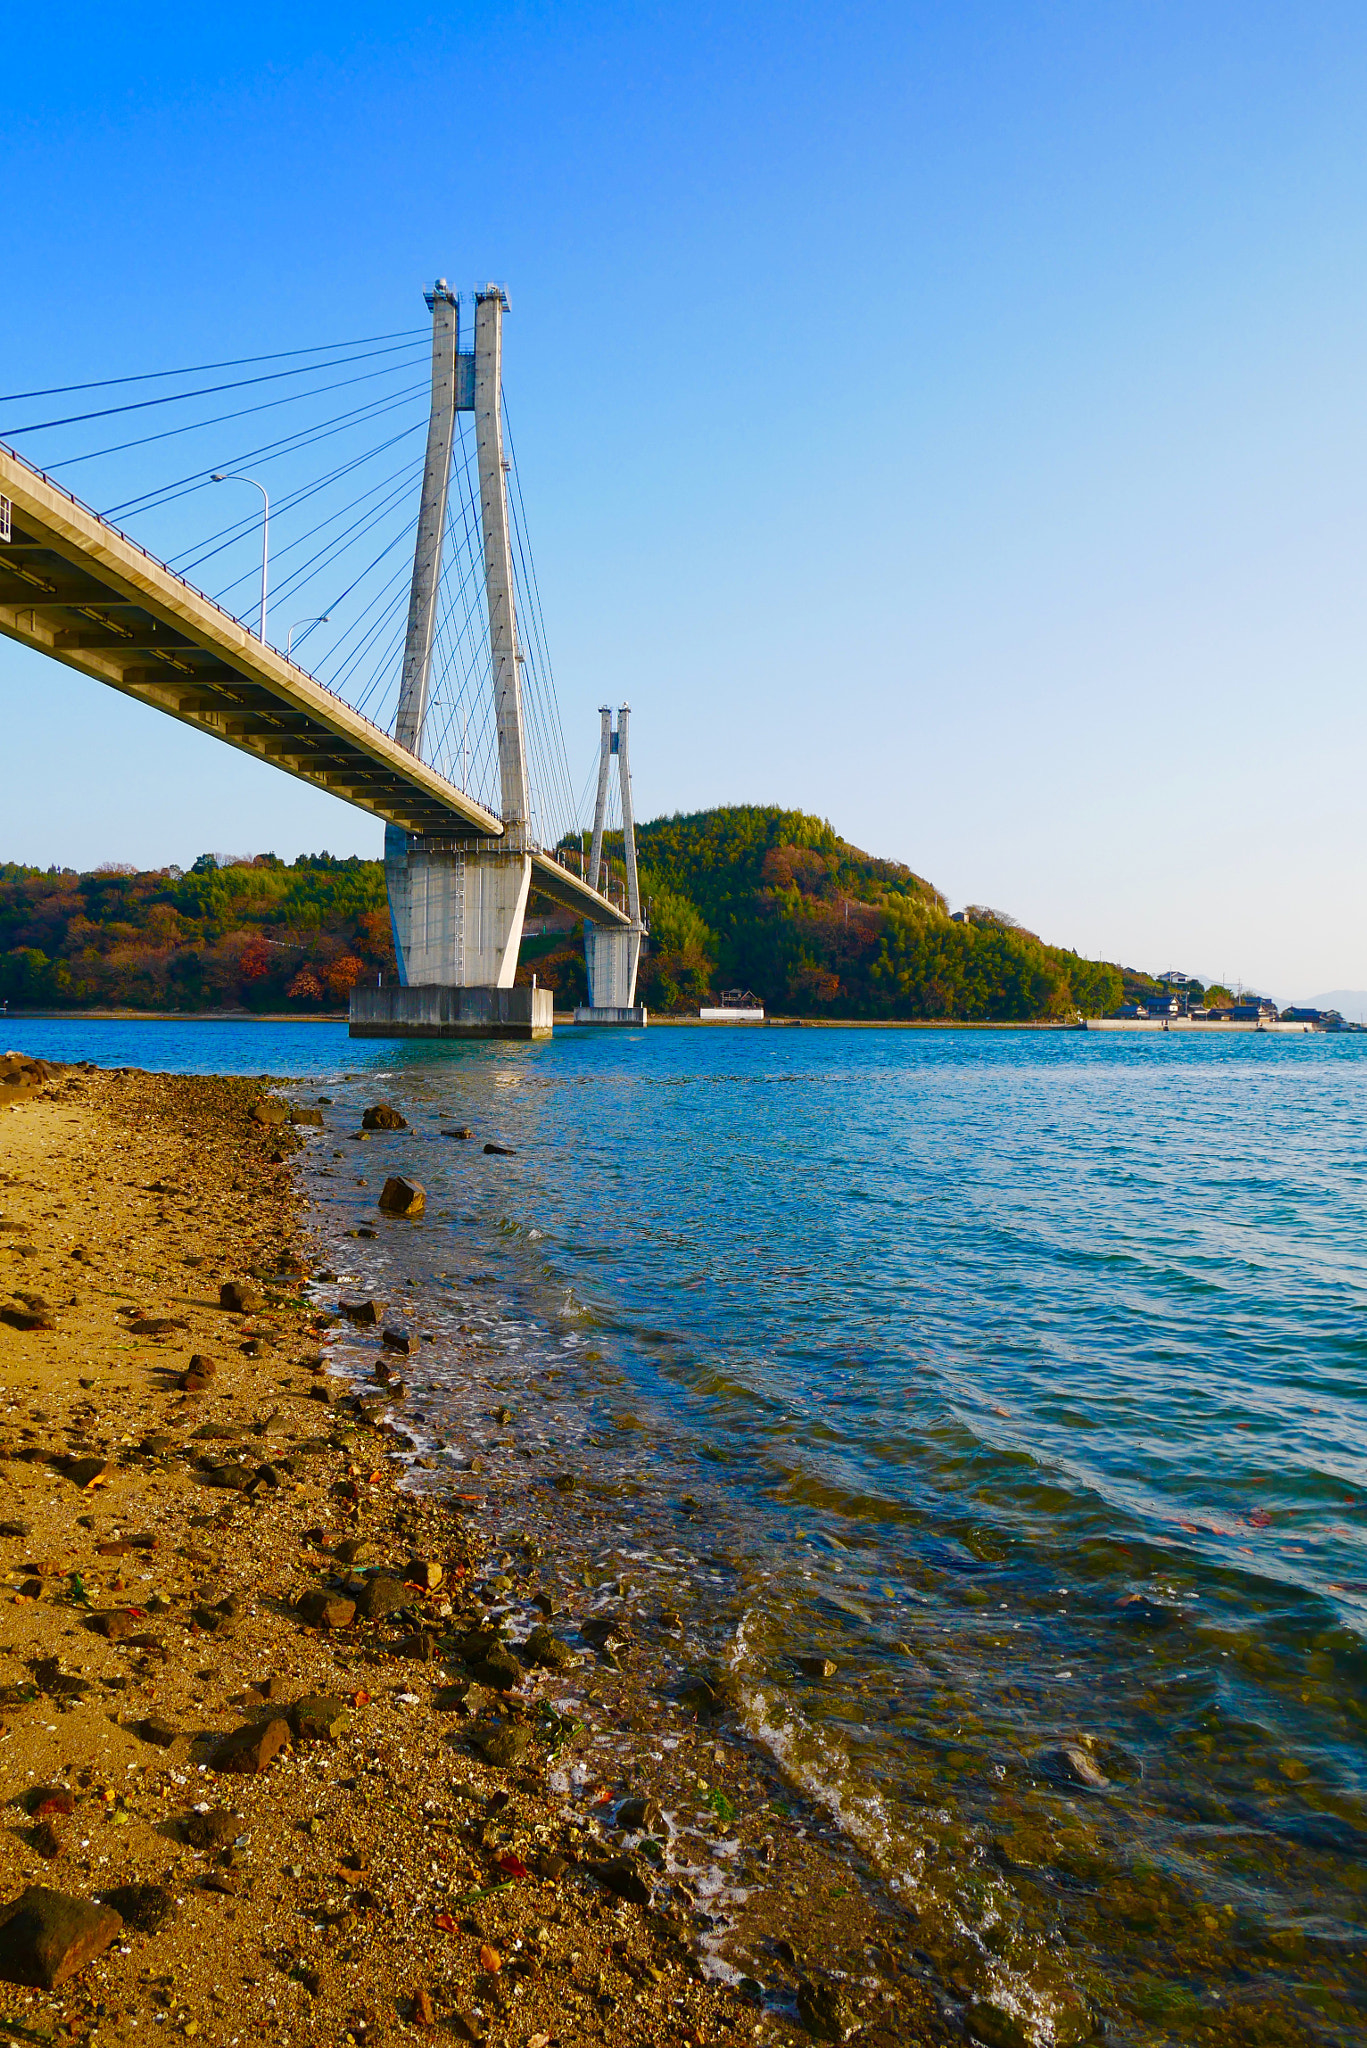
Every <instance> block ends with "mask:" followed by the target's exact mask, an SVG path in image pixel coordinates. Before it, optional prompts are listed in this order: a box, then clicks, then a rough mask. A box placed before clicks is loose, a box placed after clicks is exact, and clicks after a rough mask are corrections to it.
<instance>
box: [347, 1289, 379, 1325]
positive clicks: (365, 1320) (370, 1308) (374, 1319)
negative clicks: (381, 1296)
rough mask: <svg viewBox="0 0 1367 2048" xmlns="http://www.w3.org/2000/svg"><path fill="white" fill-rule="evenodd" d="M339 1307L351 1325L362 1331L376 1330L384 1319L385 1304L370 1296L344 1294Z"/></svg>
mask: <svg viewBox="0 0 1367 2048" xmlns="http://www.w3.org/2000/svg"><path fill="white" fill-rule="evenodd" d="M337 1306H338V1308H339V1309H340V1310H341V1312H342V1314H343V1315H344V1316H345V1317H346V1319H347V1321H348V1322H349V1323H356V1324H358V1325H359V1326H360V1327H361V1328H362V1329H374V1328H375V1326H376V1324H377V1323H379V1322H380V1321H382V1319H383V1317H384V1303H383V1302H382V1301H375V1300H374V1299H373V1298H372V1297H371V1296H369V1295H358V1294H344V1295H343V1296H342V1298H341V1300H340V1301H339V1302H338V1304H337Z"/></svg>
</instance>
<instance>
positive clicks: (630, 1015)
mask: <svg viewBox="0 0 1367 2048" xmlns="http://www.w3.org/2000/svg"><path fill="white" fill-rule="evenodd" d="M599 715H600V717H601V719H602V729H601V735H600V740H599V750H598V794H597V797H596V799H595V801H594V807H593V839H592V842H591V845H590V849H589V882H590V885H591V887H593V888H594V889H596V890H597V891H598V893H599V894H600V895H601V896H606V895H607V894H608V891H609V888H610V881H609V877H608V873H607V869H606V867H605V865H604V862H603V832H604V828H605V826H606V824H607V815H608V794H609V789H610V786H611V781H612V759H613V756H614V754H615V755H616V757H617V776H618V783H619V787H620V790H621V798H622V854H623V863H624V865H625V867H626V871H627V892H626V893H627V903H626V908H627V915H628V917H629V918H630V920H631V921H630V923H629V925H627V926H626V927H625V928H623V927H622V926H620V925H618V926H614V925H602V924H594V923H592V921H591V920H590V919H588V918H585V920H584V963H585V965H586V967H587V968H588V976H589V1004H588V1009H587V1011H582V1010H581V1011H576V1013H575V1014H576V1017H577V1018H579V1019H581V1020H582V1021H583V1022H584V1023H603V1024H607V1023H614V1024H615V1023H621V1024H628V1023H631V1024H644V1023H645V1021H646V1014H645V1011H644V1010H639V1011H638V1010H637V1009H636V977H637V974H638V973H639V971H640V966H641V947H642V945H643V943H644V940H645V931H646V927H645V922H644V920H643V919H642V916H641V887H640V881H639V879H638V877H637V873H636V816H635V812H634V810H633V808H632V802H631V758H630V752H629V744H628V733H629V730H630V721H631V706H630V705H629V704H623V705H622V707H621V709H620V710H619V711H618V713H617V729H616V731H615V732H614V730H613V726H612V709H611V706H610V705H607V704H604V705H602V706H600V709H599Z"/></svg>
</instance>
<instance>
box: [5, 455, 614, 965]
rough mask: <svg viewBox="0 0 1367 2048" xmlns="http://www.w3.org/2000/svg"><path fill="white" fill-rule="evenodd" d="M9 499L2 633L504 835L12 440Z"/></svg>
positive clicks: (390, 804)
mask: <svg viewBox="0 0 1367 2048" xmlns="http://www.w3.org/2000/svg"><path fill="white" fill-rule="evenodd" d="M0 496H3V497H6V498H8V499H9V500H10V502H11V504H12V506H13V512H12V516H11V539H10V542H9V544H8V545H7V546H6V545H4V544H3V543H0V633H3V634H5V635H7V636H8V638H10V639H12V640H17V641H19V642H20V643H21V644H22V645H23V646H25V647H31V648H33V649H35V650H36V651H37V652H38V653H40V654H47V655H50V656H51V657H52V658H53V659H54V660H56V661H61V662H65V663H66V665H67V666H68V667H69V668H74V669H79V670H80V672H81V674H82V675H86V676H90V677H92V678H93V680H94V681H96V682H99V683H107V684H108V685H109V687H110V688H111V689H114V690H122V691H123V693H124V694H125V696H129V697H133V698H136V700H137V701H138V702H139V703H141V704H148V705H150V706H151V707H152V708H153V709H154V710H156V711H164V712H165V713H167V715H168V716H169V717H171V718H177V719H179V720H180V721H181V723H182V724H184V725H191V726H194V727H195V728H196V730H197V731H199V732H204V733H207V734H208V735H209V736H210V738H212V739H216V740H222V741H225V742H226V743H227V745H229V746H231V747H237V748H238V749H239V750H240V751H241V752H242V753H245V754H251V755H252V756H253V757H254V758H255V759H256V760H258V761H266V762H269V763H270V765H271V766H272V767H274V768H280V769H283V770H284V772H285V773H286V774H288V775H295V776H297V777H298V778H299V780H300V781H302V782H309V783H312V784H313V785H314V787H315V788H317V789H325V790H327V791H328V793H329V795H332V796H339V797H342V798H343V799H344V800H345V801H346V802H347V803H352V804H356V805H358V806H359V807H360V808H361V809H362V810H365V811H370V812H372V813H373V814H374V816H376V817H377V818H383V819H384V820H385V821H386V822H387V823H389V824H394V825H401V826H402V827H403V828H404V830H405V831H407V832H412V833H418V834H421V835H422V836H423V837H424V838H425V839H427V840H429V841H439V842H443V843H448V842H450V841H452V840H457V841H461V842H463V843H465V844H467V845H469V844H470V843H471V842H472V841H473V842H475V843H479V842H481V841H482V842H484V843H485V844H489V843H491V842H494V841H497V840H499V839H502V838H504V836H505V834H504V828H503V823H502V820H501V819H499V818H497V817H496V816H495V815H494V813H493V812H492V811H488V810H486V809H485V808H484V806H483V805H482V804H479V803H477V802H476V801H475V800H474V798H473V797H469V796H467V795H466V794H465V792H464V791H463V790H460V789H457V788H456V787H455V785H454V783H450V782H448V781H447V780H446V779H445V777H444V776H441V775H438V774H437V773H436V771H435V770H434V769H432V768H429V767H427V765H426V764H425V763H424V762H422V761H420V760H418V759H417V757H416V756H415V755H413V754H410V753H409V752H408V751H407V750H406V749H405V748H403V747H401V746H399V744H398V743H397V741H396V740H394V739H393V738H392V737H391V736H390V735H389V734H388V733H386V732H383V731H381V729H380V727H379V726H377V725H375V724H373V723H372V722H371V720H370V719H368V718H366V717H364V716H363V715H362V713H361V712H359V711H354V710H353V709H352V707H351V706H350V705H349V704H347V703H345V702H344V701H343V699H342V698H340V697H338V696H335V695H334V694H333V692H332V691H331V690H329V689H327V688H326V687H325V686H324V685H323V684H322V683H320V682H318V681H316V679H315V678H314V677H313V676H311V675H309V674H308V672H307V671H306V670H305V669H302V668H300V667H299V665H298V663H297V662H294V661H290V660H287V659H286V657H285V656H284V655H283V654H280V653H278V652H277V651H276V649H275V648H273V647H269V646H265V645H263V643H262V642H261V641H260V640H258V639H257V638H256V636H255V635H254V634H252V633H249V632H248V631H247V629H246V627H245V626H243V625H241V624H240V623H239V621H238V620H237V619H235V618H233V616H232V615H231V613H229V612H226V611H224V610H223V608H222V607H221V606H220V605H218V604H215V602H214V601H213V599H212V598H209V597H205V596H204V594H203V593H202V592H201V591H198V590H196V589H195V588H194V586H193V584H190V583H187V582H186V581H185V579H184V578H183V577H181V576H177V575H176V574H175V572H174V570H171V569H168V568H167V567H166V566H165V564H164V563H162V562H159V561H157V560H156V558H155V557H154V556H152V555H149V554H148V553H147V551H146V549H145V548H143V547H140V546H139V544H138V543H137V542H136V541H134V540H130V539H129V538H128V536H127V534H125V533H121V532H120V531H119V529H118V528H117V527H115V526H111V525H110V524H109V523H108V522H107V521H106V520H104V519H101V517H100V516H99V514H98V513H97V512H92V511H91V510H90V509H89V507H88V506H85V505H82V504H81V503H80V501H79V500H78V499H76V498H73V497H72V496H71V495H70V493H69V492H67V491H65V490H63V489H62V488H61V486H60V485H59V484H55V483H54V482H53V481H52V479H51V478H50V477H47V476H45V475H43V473H42V472H41V471H40V470H36V469H33V468H32V467H31V466H30V465H29V464H28V463H26V462H25V461H24V460H23V458H22V457H21V456H18V455H16V454H15V453H14V452H13V451H12V450H11V449H9V448H6V447H4V446H3V444H0ZM532 863H533V887H534V888H535V889H537V890H538V891H540V893H541V894H542V895H545V896H549V897H551V898H552V899H553V900H554V901H555V902H557V903H559V904H561V905H562V906H563V907H565V908H566V909H569V910H572V911H574V912H575V914H576V915H578V916H581V917H585V916H586V917H590V918H592V919H593V921H594V922H595V923H596V924H611V925H624V924H626V923H627V922H628V920H627V917H626V915H625V913H624V912H623V911H621V910H619V909H618V908H617V906H616V905H615V904H613V903H609V902H608V901H607V899H606V898H605V897H603V896H600V895H599V894H598V892H597V890H595V889H591V888H590V887H589V885H588V883H587V882H585V881H583V880H581V878H580V877H579V876H578V875H576V874H573V873H571V872H570V871H569V870H568V869H567V868H564V867H562V866H561V865H560V863H559V862H558V861H557V860H556V859H555V858H554V856H553V855H551V854H549V853H545V852H542V851H540V850H539V849H534V850H533V853H532Z"/></svg>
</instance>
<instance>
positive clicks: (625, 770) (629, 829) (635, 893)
mask: <svg viewBox="0 0 1367 2048" xmlns="http://www.w3.org/2000/svg"><path fill="white" fill-rule="evenodd" d="M630 722H631V706H630V705H629V704H624V705H623V706H622V708H621V710H620V711H619V712H618V713H617V778H618V781H619V782H620V783H621V785H622V844H623V847H624V849H625V852H626V864H627V911H628V913H629V915H630V917H631V921H632V923H633V924H639V923H640V922H641V888H640V884H639V882H638V881H637V879H636V814H635V812H634V811H633V810H632V808H631V762H630V759H629V757H628V754H627V728H628V726H629V724H630ZM632 996H633V998H634V996H635V975H634V974H633V976H632Z"/></svg>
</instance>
